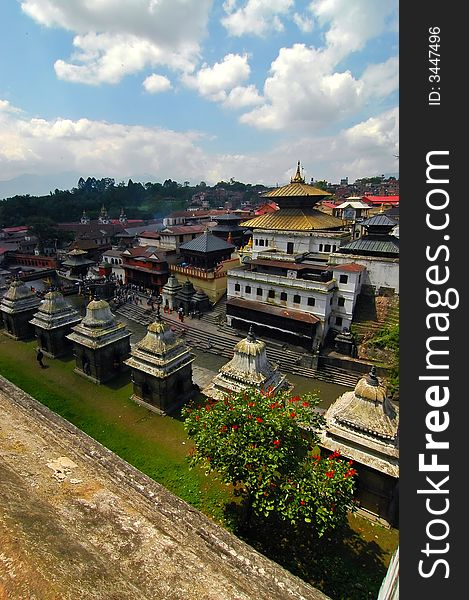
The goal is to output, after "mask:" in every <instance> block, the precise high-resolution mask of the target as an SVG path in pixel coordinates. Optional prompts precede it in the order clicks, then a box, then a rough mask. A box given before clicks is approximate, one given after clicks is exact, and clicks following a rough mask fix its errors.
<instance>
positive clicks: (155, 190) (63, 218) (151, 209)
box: [0, 177, 266, 227]
mask: <svg viewBox="0 0 469 600" xmlns="http://www.w3.org/2000/svg"><path fill="white" fill-rule="evenodd" d="M221 187H223V188H225V189H227V190H229V191H237V192H242V193H243V199H246V200H251V199H252V198H253V197H257V195H258V191H259V189H266V188H264V186H251V184H244V183H241V182H239V181H235V180H233V179H230V181H228V182H226V181H220V182H218V183H217V184H216V185H215V186H208V185H207V184H206V183H205V182H203V181H201V182H200V183H199V184H197V185H195V186H191V185H190V184H189V182H188V181H185V182H184V183H183V184H181V183H178V182H177V181H173V180H171V179H166V180H165V181H164V182H163V183H158V182H157V183H152V182H147V183H145V184H142V183H140V182H133V181H132V180H131V179H129V180H128V182H127V183H125V182H120V183H117V184H116V182H115V180H114V179H112V178H110V177H103V178H101V179H96V178H95V177H88V178H86V179H84V178H83V177H80V179H79V180H78V183H77V186H76V187H74V188H72V189H71V190H59V189H56V190H55V191H54V192H50V193H49V194H48V195H46V196H30V195H29V194H26V195H17V196H13V197H11V198H7V199H5V200H3V201H2V202H0V226H1V227H11V226H14V225H29V224H30V222H31V219H34V218H45V219H51V220H52V221H54V222H55V223H64V222H76V221H78V220H79V219H80V218H81V216H82V214H83V211H84V210H85V211H86V214H87V215H88V217H89V218H90V219H96V218H98V216H99V213H100V211H101V207H102V206H103V205H104V206H105V207H106V209H107V212H108V214H109V216H110V217H111V218H118V217H119V214H120V211H121V209H124V211H125V214H126V215H127V218H128V219H154V218H160V217H163V216H165V215H167V214H168V213H170V212H172V211H175V210H184V209H186V208H187V206H189V204H190V202H191V198H192V196H193V195H194V194H196V193H197V192H208V193H207V196H208V198H209V200H210V197H211V195H210V191H212V190H215V189H219V188H221ZM216 201H217V196H216V195H215V194H214V197H213V199H212V202H211V204H213V203H214V202H216ZM213 207H215V206H213Z"/></svg>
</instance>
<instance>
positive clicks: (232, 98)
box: [223, 85, 263, 109]
mask: <svg viewBox="0 0 469 600" xmlns="http://www.w3.org/2000/svg"><path fill="white" fill-rule="evenodd" d="M262 102H263V100H262V98H261V97H260V96H259V92H258V91H257V89H256V87H255V86H254V85H248V86H245V87H243V86H237V87H235V88H233V89H232V90H231V92H230V93H229V94H228V95H227V97H226V100H225V101H224V103H223V104H224V106H227V107H228V108H234V109H236V108H246V107H247V106H254V105H255V104H262Z"/></svg>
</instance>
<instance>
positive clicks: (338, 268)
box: [330, 263, 366, 273]
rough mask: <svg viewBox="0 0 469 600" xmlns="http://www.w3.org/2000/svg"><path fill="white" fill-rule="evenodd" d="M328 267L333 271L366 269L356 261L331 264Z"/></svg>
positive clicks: (350, 271)
mask: <svg viewBox="0 0 469 600" xmlns="http://www.w3.org/2000/svg"><path fill="white" fill-rule="evenodd" d="M330 268H331V269H332V270H333V271H347V272H349V273H360V271H364V270H365V269H366V267H365V266H363V265H357V264H356V263H346V264H343V265H331V266H330Z"/></svg>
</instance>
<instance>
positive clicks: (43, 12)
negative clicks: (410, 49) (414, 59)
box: [0, 0, 399, 193]
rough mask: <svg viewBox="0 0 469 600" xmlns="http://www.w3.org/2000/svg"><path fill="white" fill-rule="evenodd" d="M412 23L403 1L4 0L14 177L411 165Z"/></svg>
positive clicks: (260, 179) (244, 177) (326, 172)
mask: <svg viewBox="0 0 469 600" xmlns="http://www.w3.org/2000/svg"><path fill="white" fill-rule="evenodd" d="M397 23H398V15H397V1H395V0H313V1H311V0H226V1H225V2H223V1H221V0H213V1H212V0H93V2H89V1H88V0H67V1H64V0H3V1H2V3H1V5H0V55H1V56H2V59H1V60H0V182H1V181H5V180H10V179H13V178H17V177H21V176H23V175H25V174H28V175H37V176H41V177H42V180H43V182H45V183H44V185H46V186H47V185H49V182H50V186H51V187H52V189H53V188H55V187H56V186H55V185H54V183H53V181H54V176H55V177H57V178H58V175H59V174H61V173H65V172H66V173H70V178H71V183H70V187H71V186H72V185H74V184H75V183H76V182H75V181H74V178H75V175H77V174H78V175H81V176H84V177H87V176H95V177H102V176H109V177H114V178H115V179H116V180H117V181H121V180H126V179H127V178H129V177H132V178H134V179H135V178H137V179H138V178H143V179H145V180H146V181H147V180H152V181H162V180H164V179H166V178H168V177H170V178H171V179H175V180H177V181H179V182H183V181H186V180H187V181H190V183H191V184H195V183H198V182H199V181H201V180H204V181H206V182H207V183H210V184H212V183H216V182H217V181H219V180H221V179H224V180H228V179H230V178H231V177H233V178H234V179H237V180H241V181H245V182H250V183H264V184H266V185H273V184H276V183H284V182H286V181H287V180H288V178H289V177H290V175H291V174H292V173H293V171H294V169H295V166H296V162H297V160H301V162H302V164H303V165H304V169H305V170H304V174H305V177H306V178H307V179H308V180H309V179H310V178H311V177H314V178H315V179H327V180H329V181H332V182H335V181H338V180H339V179H340V178H342V177H347V176H348V177H349V180H352V181H353V180H354V179H356V178H358V177H365V176H371V175H376V174H381V173H390V172H397V171H398V164H397V160H396V158H395V155H397V154H398V153H399V151H398V109H397V107H398V30H397ZM18 185H19V186H21V180H19V183H18ZM16 193H34V192H33V191H30V190H28V189H18V190H16Z"/></svg>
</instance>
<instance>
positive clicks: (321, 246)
mask: <svg viewBox="0 0 469 600" xmlns="http://www.w3.org/2000/svg"><path fill="white" fill-rule="evenodd" d="M322 249H323V245H322V244H319V252H322Z"/></svg>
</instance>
